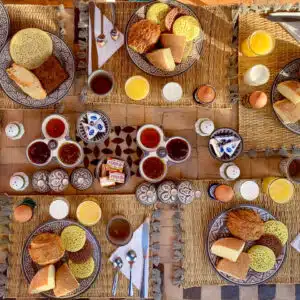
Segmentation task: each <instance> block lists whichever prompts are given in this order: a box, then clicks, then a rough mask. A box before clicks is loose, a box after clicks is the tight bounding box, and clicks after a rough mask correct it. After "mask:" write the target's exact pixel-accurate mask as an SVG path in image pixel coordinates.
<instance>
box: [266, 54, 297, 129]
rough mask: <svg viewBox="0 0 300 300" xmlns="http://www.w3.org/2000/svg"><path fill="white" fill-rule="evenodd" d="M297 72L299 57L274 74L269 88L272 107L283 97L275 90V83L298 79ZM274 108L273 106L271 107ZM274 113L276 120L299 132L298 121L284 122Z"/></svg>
mask: <svg viewBox="0 0 300 300" xmlns="http://www.w3.org/2000/svg"><path fill="white" fill-rule="evenodd" d="M299 74H300V58H297V59H295V60H293V61H291V62H290V63H288V64H287V65H285V66H284V67H283V69H282V70H281V71H280V72H279V73H278V75H277V76H276V78H275V80H274V82H273V85H272V88H271V103H272V107H273V105H274V104H275V103H276V102H277V101H278V100H282V99H283V98H284V97H283V96H282V95H281V94H280V93H279V92H278V90H277V85H278V84H279V83H280V82H283V81H287V80H295V81H299ZM273 110H274V108H273ZM274 113H275V115H276V116H277V118H278V120H279V121H280V122H281V124H282V125H283V126H284V127H285V128H287V129H288V130H290V131H292V132H294V133H296V134H300V123H299V122H296V123H290V124H285V123H284V122H283V121H282V119H281V118H280V116H279V115H278V114H277V113H276V111H275V110H274Z"/></svg>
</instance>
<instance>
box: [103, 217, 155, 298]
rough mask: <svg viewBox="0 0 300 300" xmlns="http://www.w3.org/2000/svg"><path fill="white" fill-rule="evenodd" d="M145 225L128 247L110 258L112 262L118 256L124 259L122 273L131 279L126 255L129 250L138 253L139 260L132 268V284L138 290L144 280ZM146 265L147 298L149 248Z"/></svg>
mask: <svg viewBox="0 0 300 300" xmlns="http://www.w3.org/2000/svg"><path fill="white" fill-rule="evenodd" d="M145 222H147V221H145ZM143 224H144V223H143ZM143 224H142V225H141V226H140V227H139V228H138V229H137V230H136V231H135V232H134V233H133V236H132V239H131V241H130V242H129V243H128V244H127V245H125V246H122V247H119V248H118V249H117V250H116V251H115V252H114V253H113V254H112V255H111V257H110V258H109V260H110V261H111V262H113V260H114V259H115V258H117V257H118V256H119V257H121V258H122V260H123V267H122V269H121V270H120V271H121V272H122V273H123V274H124V275H125V276H126V277H127V278H128V279H129V272H130V267H129V263H128V262H127V260H126V254H127V252H128V251H129V250H134V251H135V252H136V255H137V258H136V261H135V263H134V264H133V268H132V282H133V285H134V286H135V287H136V288H137V289H138V290H140V289H141V284H142V278H143V264H144V257H143V247H142V233H143ZM149 226H150V225H149ZM148 238H149V236H148ZM145 263H146V278H145V282H146V298H147V297H148V283H149V280H148V279H149V248H148V253H147V258H146V260H145Z"/></svg>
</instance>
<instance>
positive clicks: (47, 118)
mask: <svg viewBox="0 0 300 300" xmlns="http://www.w3.org/2000/svg"><path fill="white" fill-rule="evenodd" d="M51 119H59V120H61V121H62V122H63V123H64V124H65V131H64V133H63V134H62V135H61V136H59V137H57V138H54V137H52V136H50V135H49V134H48V133H47V130H46V126H47V124H48V122H49V121H50V120H51ZM69 131H70V126H69V123H68V122H67V120H66V118H65V117H63V116H61V115H59V114H52V115H50V116H48V117H46V118H45V119H44V121H43V123H42V133H43V135H44V137H45V138H46V139H49V140H61V139H64V138H65V137H66V136H68V135H69Z"/></svg>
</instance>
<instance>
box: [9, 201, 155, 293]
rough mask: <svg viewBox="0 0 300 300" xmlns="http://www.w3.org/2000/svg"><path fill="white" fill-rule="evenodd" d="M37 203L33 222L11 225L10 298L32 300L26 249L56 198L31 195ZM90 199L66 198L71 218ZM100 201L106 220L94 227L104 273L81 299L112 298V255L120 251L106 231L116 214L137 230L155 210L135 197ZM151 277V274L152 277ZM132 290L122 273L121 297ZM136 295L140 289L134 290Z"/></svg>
mask: <svg viewBox="0 0 300 300" xmlns="http://www.w3.org/2000/svg"><path fill="white" fill-rule="evenodd" d="M27 197H30V198H32V199H33V200H35V201H36V203H37V207H36V208H35V211H34V217H33V219H32V220H31V221H29V222H27V223H25V224H20V223H16V222H12V223H11V229H12V232H13V234H11V235H10V240H11V245H10V248H9V252H10V256H9V272H8V291H7V297H9V298H17V297H18V298H19V297H24V298H27V299H32V296H30V295H29V294H28V292H27V289H28V283H27V282H26V280H25V277H24V275H23V274H22V270H21V258H22V247H23V245H24V243H25V241H26V239H27V237H28V236H29V234H30V233H31V232H32V231H33V230H34V229H35V228H36V227H37V226H39V225H40V224H41V223H43V222H46V221H49V220H50V219H51V218H50V216H49V213H48V211H49V204H50V203H51V201H52V200H53V198H54V197H53V196H27ZM86 197H90V196H85V195H82V196H66V199H68V201H69V203H70V207H71V211H70V215H69V217H70V218H71V219H76V208H77V206H78V204H79V203H81V202H82V201H83V200H84V199H85V198H86ZM93 197H94V198H96V199H97V203H98V204H99V205H100V207H101V210H102V218H101V220H100V222H99V223H98V224H96V225H95V226H93V227H90V228H91V230H92V231H93V233H94V234H95V236H96V238H97V239H98V241H99V243H100V246H101V251H102V262H101V263H102V266H101V271H100V274H99V275H98V277H97V279H96V281H95V282H94V283H93V285H92V286H91V287H90V289H89V290H88V291H87V292H85V293H84V294H82V295H81V296H80V298H87V297H88V298H97V297H110V296H111V288H112V280H113V267H112V264H111V263H110V262H109V261H108V259H109V257H110V255H111V253H112V252H113V251H114V250H115V249H116V247H115V246H113V245H112V244H110V243H109V242H108V240H107V239H106V235H105V229H106V224H107V223H108V220H109V219H110V218H112V217H113V216H114V215H123V216H125V217H126V218H128V220H129V221H130V222H131V225H132V227H133V229H134V230H136V229H137V228H138V227H139V226H140V225H141V224H142V223H143V221H144V218H145V217H146V216H150V214H151V208H149V207H145V206H142V205H141V204H139V203H138V202H137V201H136V199H135V196H134V195H101V196H98V195H96V196H93ZM23 199H24V196H23V197H21V196H18V197H14V203H15V204H16V203H19V202H20V201H22V200H23ZM149 276H150V275H149ZM127 288H128V280H127V279H126V277H125V276H124V275H122V274H121V273H120V274H119V284H118V291H117V296H118V297H126V296H127ZM134 290H135V291H134V292H135V296H137V290H136V289H134ZM149 294H151V286H150V282H149Z"/></svg>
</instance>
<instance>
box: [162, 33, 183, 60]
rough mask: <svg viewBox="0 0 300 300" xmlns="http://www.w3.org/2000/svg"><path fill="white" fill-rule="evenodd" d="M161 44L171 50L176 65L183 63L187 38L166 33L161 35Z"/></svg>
mask: <svg viewBox="0 0 300 300" xmlns="http://www.w3.org/2000/svg"><path fill="white" fill-rule="evenodd" d="M160 42H161V44H162V45H163V47H164V48H170V49H171V52H172V55H173V58H174V61H175V63H177V64H179V63H181V61H182V58H183V54H184V49H185V44H186V38H185V36H183V35H176V34H168V33H164V34H161V35H160Z"/></svg>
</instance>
